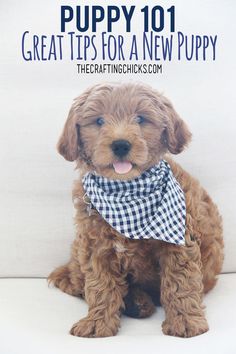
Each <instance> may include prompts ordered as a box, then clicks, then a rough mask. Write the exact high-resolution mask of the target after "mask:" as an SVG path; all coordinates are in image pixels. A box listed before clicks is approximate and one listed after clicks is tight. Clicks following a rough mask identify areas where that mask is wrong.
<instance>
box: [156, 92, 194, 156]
mask: <svg viewBox="0 0 236 354" xmlns="http://www.w3.org/2000/svg"><path fill="white" fill-rule="evenodd" d="M162 103H163V106H162V109H163V110H164V114H165V118H166V127H165V129H164V132H163V142H164V144H165V145H166V147H167V149H168V150H169V151H170V152H171V153H172V154H179V153H180V152H181V151H183V149H184V148H185V147H186V146H187V145H188V143H189V142H190V140H191V136H192V134H191V133H190V131H189V129H188V127H187V125H186V123H185V122H184V121H183V120H182V119H181V118H180V117H179V115H178V114H177V112H176V111H175V109H174V107H173V106H172V104H171V102H170V101H169V100H168V99H167V98H165V97H163V96H162Z"/></svg>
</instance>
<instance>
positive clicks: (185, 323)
mask: <svg viewBox="0 0 236 354" xmlns="http://www.w3.org/2000/svg"><path fill="white" fill-rule="evenodd" d="M208 330H209V327H208V324H207V321H206V319H205V318H204V317H191V316H188V317H183V316H181V315H180V316H176V317H175V318H173V319H171V320H165V321H164V322H163V323H162V331H163V333H164V334H167V335H169V336H176V337H185V338H187V337H194V336H198V335H200V334H202V333H205V332H207V331H208Z"/></svg>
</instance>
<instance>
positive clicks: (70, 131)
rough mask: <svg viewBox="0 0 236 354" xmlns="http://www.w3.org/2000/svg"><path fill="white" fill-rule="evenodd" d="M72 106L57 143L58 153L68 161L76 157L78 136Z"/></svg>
mask: <svg viewBox="0 0 236 354" xmlns="http://www.w3.org/2000/svg"><path fill="white" fill-rule="evenodd" d="M76 128H77V127H76V117H75V108H74V105H73V106H72V107H71V109H70V111H69V114H68V117H67V121H66V123H65V126H64V129H63V132H62V135H61V137H60V139H59V141H58V143H57V150H58V152H59V153H60V154H61V155H62V156H63V157H64V158H65V159H66V160H68V161H74V160H76V159H77V157H78V136H77V129H76Z"/></svg>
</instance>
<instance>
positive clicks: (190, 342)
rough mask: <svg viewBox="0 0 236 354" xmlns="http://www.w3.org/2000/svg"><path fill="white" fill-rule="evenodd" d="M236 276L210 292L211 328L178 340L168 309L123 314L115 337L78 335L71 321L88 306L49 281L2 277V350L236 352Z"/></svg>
mask: <svg viewBox="0 0 236 354" xmlns="http://www.w3.org/2000/svg"><path fill="white" fill-rule="evenodd" d="M235 295H236V274H224V275H221V276H220V278H219V281H218V284H217V286H216V288H215V289H214V290H213V291H212V292H211V293H209V294H208V295H206V297H205V301H204V302H205V304H206V306H207V318H208V322H209V325H210V331H209V332H208V333H205V334H203V335H201V336H198V337H194V338H188V339H183V338H174V337H169V336H165V335H163V334H162V332H161V323H162V321H163V319H164V311H163V309H162V308H158V309H157V311H156V313H155V314H154V315H153V316H152V317H151V318H148V319H139V320H138V319H131V318H128V317H122V320H121V329H120V331H119V333H118V335H117V336H115V337H110V338H99V339H89V338H78V337H73V336H71V335H69V333H68V331H69V329H70V327H71V326H72V324H73V323H74V322H76V321H78V320H79V319H80V318H82V317H84V316H85V315H86V313H87V305H86V303H85V302H84V301H83V300H82V299H78V298H75V297H72V296H69V295H67V294H64V293H62V292H61V291H59V290H58V289H55V288H53V289H50V288H48V286H47V283H46V280H45V279H1V280H0V333H1V340H0V353H3V354H20V353H24V354H32V353H34V354H39V353H40V354H47V353H57V354H73V353H74V354H78V353H96V354H99V353H102V354H104V353H112V354H116V353H122V352H125V353H128V352H130V353H131V352H134V353H135V354H138V353H140V354H141V353H142V354H143V353H144V352H145V353H171V352H172V353H174V354H185V353H186V354H187V353H188V354H189V353H191V354H194V353H197V354H199V353H201V354H204V353H207V354H209V353H214V354H217V353H219V354H222V353H227V354H234V353H236V342H235V333H236V306H235Z"/></svg>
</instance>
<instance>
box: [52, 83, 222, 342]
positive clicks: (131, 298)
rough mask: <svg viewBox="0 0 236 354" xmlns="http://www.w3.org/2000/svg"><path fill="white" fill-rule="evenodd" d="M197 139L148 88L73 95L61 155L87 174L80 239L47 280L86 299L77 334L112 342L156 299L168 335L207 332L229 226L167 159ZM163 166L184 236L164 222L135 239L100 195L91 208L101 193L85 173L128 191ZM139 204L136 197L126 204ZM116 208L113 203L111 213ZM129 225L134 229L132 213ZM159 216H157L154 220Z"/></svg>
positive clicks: (80, 201) (78, 192) (104, 88)
mask: <svg viewBox="0 0 236 354" xmlns="http://www.w3.org/2000/svg"><path fill="white" fill-rule="evenodd" d="M190 139H191V134H190V132H189V130H188V128H187V126H186V124H185V123H184V121H183V120H182V119H181V118H180V117H179V116H178V114H177V113H176V111H175V110H174V108H173V106H172V104H171V103H170V101H169V100H168V99H167V98H165V97H164V96H163V95H161V94H159V93H158V92H157V91H156V90H154V89H152V88H151V87H149V86H146V85H144V84H141V83H140V84H139V83H135V84H134V83H126V84H119V83H106V84H98V85H95V86H94V87H91V88H89V89H87V90H86V91H85V92H84V93H83V94H82V95H81V96H79V97H77V98H76V99H75V101H74V103H73V105H72V107H71V109H70V112H69V116H68V118H67V121H66V123H65V126H64V130H63V133H62V135H61V137H60V140H59V142H58V151H59V153H60V154H61V155H63V156H64V158H65V159H66V160H68V161H76V166H77V168H78V169H79V171H80V177H79V179H78V180H77V181H76V182H75V185H74V191H73V197H74V204H75V208H76V216H75V224H76V227H77V236H76V239H75V241H74V243H73V246H72V252H71V258H70V260H69V262H68V263H67V264H66V265H64V266H61V267H59V268H57V269H56V270H55V271H54V272H52V273H51V274H50V275H49V278H48V280H49V282H50V283H52V284H54V286H56V287H58V288H60V289H61V290H62V291H64V292H66V293H68V294H70V295H74V296H82V297H83V298H84V299H85V300H86V302H87V303H88V306H89V310H88V315H87V316H86V317H85V318H83V319H81V320H80V321H79V322H77V323H75V324H74V325H73V327H72V329H71V332H70V333H71V334H73V335H75V336H80V337H107V336H114V335H115V334H116V333H117V331H118V329H119V325H120V316H121V314H122V313H126V314H127V315H130V316H133V317H147V316H150V315H151V314H152V313H153V312H154V310H155V305H157V304H158V303H161V305H162V306H163V307H164V309H165V316H166V318H165V321H164V322H163V325H162V330H163V333H164V334H167V335H173V336H179V337H192V336H196V335H199V334H201V333H204V332H206V331H207V330H208V324H207V320H206V318H205V315H204V307H203V304H202V296H203V294H204V293H206V292H208V291H209V290H210V289H212V288H213V287H214V285H215V283H216V275H217V274H219V273H220V270H221V267H222V262H223V240H222V221H221V217H220V215H219V212H218V210H217V207H216V205H215V204H214V203H213V202H212V200H211V198H210V197H209V195H208V194H207V192H206V191H205V190H204V189H203V188H202V187H201V186H200V184H199V183H198V181H197V180H196V179H194V178H193V177H192V176H190V175H189V174H188V173H187V172H186V171H184V170H183V169H182V168H181V167H180V166H179V165H178V164H177V163H175V162H174V161H172V160H171V159H170V158H169V157H168V156H167V155H166V154H167V153H172V154H178V153H180V152H181V151H182V150H183V149H184V148H185V147H186V146H187V145H188V143H189V141H190ZM163 159H164V160H163ZM163 163H164V164H165V165H163V166H164V167H165V171H167V170H166V169H168V171H169V172H168V173H169V174H173V178H172V179H173V180H174V181H175V182H174V183H175V186H177V188H178V193H183V195H184V203H185V204H184V205H185V207H186V210H185V214H184V213H183V215H184V225H185V226H184V239H183V238H181V237H180V233H179V234H178V232H177V233H176V234H175V237H176V239H175V241H173V240H171V241H170V242H169V241H168V240H169V236H170V235H169V234H168V232H166V233H165V232H163V230H164V227H163V228H162V222H159V223H156V224H154V227H152V229H150V230H151V231H152V236H151V237H149V236H148V235H147V234H145V237H143V236H140V237H138V238H136V237H135V234H133V235H132V237H130V238H129V237H127V235H124V234H122V233H121V232H120V231H117V228H116V227H115V226H114V225H116V222H118V223H120V224H121V225H123V224H124V222H123V217H122V216H119V215H118V219H117V215H116V214H115V215H113V217H114V218H116V219H115V220H116V222H114V223H113V224H111V222H109V220H108V219H107V218H106V215H105V216H104V214H101V212H100V209H99V204H96V203H95V199H94V201H93V203H92V202H91V198H92V197H93V193H91V195H90V197H89V196H88V193H86V191H85V182H84V178H85V176H90V177H91V176H92V177H91V178H93V179H97V180H99V179H101V180H102V181H103V182H104V181H105V182H106V183H108V184H109V183H110V182H109V181H111V183H113V184H111V186H114V183H116V185H117V184H118V185H119V186H126V185H127V184H126V183H128V186H129V185H130V183H131V184H132V183H133V182H134V183H136V182H139V181H140V178H141V180H142V179H143V176H146V177H147V175H148V173H153V171H154V173H156V171H159V172H160V166H161V165H160V164H163ZM146 171H148V172H146ZM150 171H151V172H150ZM159 172H158V173H159ZM140 176H141V177H140ZM163 176H164V175H163ZM146 177H145V178H146ZM86 178H88V177H86ZM158 178H159V177H158ZM86 181H87V179H86ZM154 182H155V181H154ZM178 186H179V187H178ZM162 187H163V185H162ZM162 187H161V188H162ZM122 188H123V187H122ZM145 188H147V189H148V188H149V183H147V184H146V187H145ZM145 188H144V190H143V191H142V193H145V192H146V189H145ZM165 188H166V187H165ZM136 192H137V193H139V192H140V189H139V188H138V190H137V191H136ZM162 192H163V188H162ZM155 193H157V194H156V195H158V193H159V192H158V190H155ZM163 193H166V191H165V189H164V192H163ZM117 196H118V194H117V195H116V197H117ZM115 200H116V199H115ZM160 200H161V201H160V203H162V202H163V199H160ZM164 201H166V199H165V198H164ZM179 201H180V199H179ZM181 201H182V203H183V197H181ZM154 202H155V201H154ZM94 203H95V205H94ZM114 203H116V201H114ZM132 203H133V200H132V198H131V199H130V202H127V203H126V205H125V206H123V207H124V208H128V207H129V206H130V205H131V204H132ZM114 205H115V206H116V204H114ZM114 205H113V206H114ZM113 206H111V208H110V206H109V205H108V207H109V208H110V209H109V210H111V211H112V210H113V209H112V208H113ZM182 206H183V205H182ZM171 208H172V207H171ZM141 209H142V208H141ZM167 209H168V208H167ZM167 209H166V208H164V207H163V209H162V212H161V213H159V216H160V217H163V218H164V219H163V220H164V221H163V223H166V222H167V223H169V225H172V226H171V227H172V228H173V224H172V221H173V220H174V219H172V217H170V218H168V216H165V212H166V210H167ZM125 210H126V209H125ZM155 210H157V209H155ZM163 210H164V211H163ZM180 210H182V211H181V212H184V207H183V208H182V209H178V213H180ZM156 212H157V211H156ZM178 213H177V214H178ZM121 215H123V214H121ZM133 215H134V218H135V217H136V215H135V213H134V214H133ZM172 215H173V217H174V215H176V214H173V213H172ZM178 215H180V214H178ZM181 218H182V219H183V216H181V217H180V218H179V220H180V222H181V220H182V219H181ZM167 219H168V220H167ZM124 220H125V222H126V223H129V219H127V217H124ZM153 220H156V215H155V213H154V214H152V218H151V219H150V220H149V222H148V223H149V224H152V222H153ZM143 222H144V223H145V220H144V221H143ZM149 224H148V225H146V227H151V225H149ZM155 225H158V227H159V228H160V229H161V230H162V232H160V230H159V229H156V233H155ZM152 226H153V225H152ZM182 226H183V222H182ZM119 230H120V229H119ZM179 230H181V229H179ZM151 231H150V232H151ZM142 232H143V230H141V231H140V235H142ZM157 234H158V235H159V234H160V237H159V238H156V237H155V235H157ZM150 235H151V233H150ZM178 237H179V238H178ZM177 239H178V240H179V243H180V244H176V243H178V242H177V241H176V240H177ZM174 242H175V243H174Z"/></svg>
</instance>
